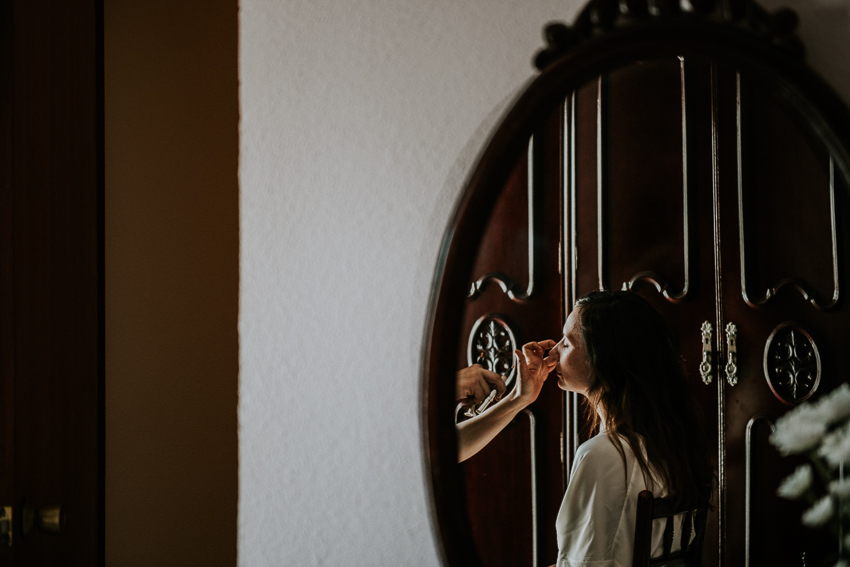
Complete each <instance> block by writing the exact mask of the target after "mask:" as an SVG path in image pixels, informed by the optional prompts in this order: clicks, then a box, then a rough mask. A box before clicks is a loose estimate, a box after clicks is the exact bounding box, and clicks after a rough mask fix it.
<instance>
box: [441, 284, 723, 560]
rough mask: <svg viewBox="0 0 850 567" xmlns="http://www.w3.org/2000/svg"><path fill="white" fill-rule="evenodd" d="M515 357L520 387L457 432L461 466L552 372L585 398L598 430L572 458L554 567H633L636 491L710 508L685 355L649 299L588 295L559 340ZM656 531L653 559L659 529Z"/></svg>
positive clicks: (709, 479)
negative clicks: (628, 566) (517, 364)
mask: <svg viewBox="0 0 850 567" xmlns="http://www.w3.org/2000/svg"><path fill="white" fill-rule="evenodd" d="M547 349H551V350H550V352H549V354H548V356H544V354H545V350H547ZM516 354H517V358H518V362H519V372H520V380H519V381H518V385H517V387H515V388H514V390H512V391H511V392H510V393H509V394H507V395H506V396H505V397H504V399H503V400H502V401H501V402H500V403H498V404H496V405H495V406H494V407H493V408H492V409H491V410H489V411H487V412H485V413H483V414H481V415H480V416H478V417H476V418H474V419H471V420H469V421H467V422H463V423H461V424H460V425H458V441H459V447H460V451H459V459H460V460H463V459H465V458H468V457H469V456H471V455H472V454H474V453H475V452H477V451H478V450H480V449H481V448H482V447H483V446H484V445H486V444H487V442H489V441H490V439H492V438H493V437H494V436H495V435H496V434H497V433H498V432H499V431H501V429H502V428H503V427H504V426H505V425H506V424H507V423H509V422H510V420H511V419H512V418H513V416H515V415H516V414H517V413H518V412H519V411H521V410H522V409H523V408H524V407H525V406H527V405H528V404H529V403H531V402H532V401H534V400H535V399H536V398H537V395H538V394H539V393H540V388H541V387H542V386H543V382H544V381H545V380H546V377H547V376H548V374H549V372H550V371H552V370H554V371H555V374H556V375H557V377H558V386H560V388H561V389H563V390H567V391H570V392H576V393H578V394H581V395H583V396H585V398H586V399H587V402H588V404H587V406H588V408H589V409H590V412H591V414H590V416H589V417H591V422H592V425H593V426H597V425H598V426H599V427H600V433H599V434H598V435H596V436H595V437H593V438H592V439H590V440H588V441H587V442H585V443H584V444H582V445H581V446H580V447H579V449H578V450H577V451H576V455H575V459H574V462H573V467H572V470H571V472H570V481H569V484H568V486H567V490H566V493H565V494H564V499H563V502H562V504H561V509H560V511H559V513H558V518H557V521H556V529H557V532H558V562H557V565H558V567H568V566H573V565H593V566H594V567H603V566H607V565H621V566H624V565H631V558H632V553H633V538H634V527H635V526H634V521H635V512H636V506H637V495H638V494H639V493H640V492H641V491H642V490H645V489H648V490H651V491H652V492H653V494H654V495H655V496H673V497H674V498H675V499H676V500H677V501H679V502H681V503H683V504H686V505H688V506H693V507H694V508H696V507H697V506H700V505H703V504H707V503H708V501H709V498H710V496H711V491H712V485H713V478H714V477H713V471H712V467H711V463H710V461H709V457H708V450H707V447H706V442H705V438H704V434H703V432H702V429H701V427H700V426H699V424H698V422H697V419H696V415H697V410H696V406H695V403H694V401H693V398H692V395H691V393H690V390H689V388H688V385H687V382H686V379H685V373H684V369H683V367H682V361H681V356H680V355H679V353H678V351H677V349H676V346H675V340H674V337H673V333H672V331H671V330H670V327H669V326H668V325H667V322H666V321H665V320H664V318H663V317H661V315H660V314H659V313H658V312H657V311H656V310H655V309H653V308H652V306H651V305H650V304H649V303H647V301H646V300H644V299H643V298H641V297H640V296H638V295H636V294H634V293H632V292H628V291H599V292H593V293H591V294H589V295H587V296H586V297H584V298H582V299H580V300H579V301H578V303H577V304H576V308H575V309H574V310H573V312H572V313H570V316H569V317H568V318H567V322H566V324H565V325H564V336H563V338H561V340H560V341H559V342H557V343H555V342H554V341H541V342H539V343H537V342H531V343H528V344H526V345H525V346H524V347H523V352H522V353H520V351H517V352H516ZM520 355H521V356H520ZM490 414H492V415H490ZM653 534H654V536H653V537H654V539H653V555H658V554H659V553H660V549H661V530H653Z"/></svg>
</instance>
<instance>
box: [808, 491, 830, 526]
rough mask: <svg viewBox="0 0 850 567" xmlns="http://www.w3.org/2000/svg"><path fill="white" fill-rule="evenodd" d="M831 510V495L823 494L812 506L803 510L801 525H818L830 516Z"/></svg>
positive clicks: (825, 521) (826, 520)
mask: <svg viewBox="0 0 850 567" xmlns="http://www.w3.org/2000/svg"><path fill="white" fill-rule="evenodd" d="M832 512H833V506H832V497H831V496H824V497H823V498H821V499H820V500H818V501H817V502H815V504H814V506H812V507H811V508H809V509H808V510H806V511H805V512H803V525H804V526H808V527H810V528H817V527H820V526H822V525H824V524H825V523H827V522H828V521H829V519H830V518H832Z"/></svg>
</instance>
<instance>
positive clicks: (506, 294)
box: [457, 110, 564, 567]
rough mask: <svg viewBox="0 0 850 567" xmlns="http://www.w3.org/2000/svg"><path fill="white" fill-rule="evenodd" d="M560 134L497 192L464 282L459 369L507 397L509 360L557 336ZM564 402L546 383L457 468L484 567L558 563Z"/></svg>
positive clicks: (511, 373) (547, 139) (544, 140)
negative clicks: (477, 373) (501, 385)
mask: <svg viewBox="0 0 850 567" xmlns="http://www.w3.org/2000/svg"><path fill="white" fill-rule="evenodd" d="M561 132H562V112H561V111H560V110H559V111H556V112H553V113H552V114H551V116H549V118H548V119H547V120H546V121H545V124H544V126H543V127H542V128H540V129H538V131H537V132H536V133H535V134H534V136H533V138H532V139H531V140H529V143H528V151H527V152H525V153H524V154H523V155H522V156H521V158H520V160H519V161H518V162H517V163H516V164H515V165H514V167H513V170H512V173H511V175H510V176H509V178H508V180H507V182H506V183H505V186H504V187H503V188H502V189H501V193H500V197H499V200H498V202H497V203H496V206H495V208H494V211H493V213H492V215H491V217H490V219H489V221H488V223H487V226H486V228H485V231H484V234H483V238H482V243H481V246H480V248H479V250H478V254H477V257H476V260H475V263H474V267H473V270H472V274H473V275H472V280H471V281H470V282H469V287H468V289H469V295H468V298H467V301H466V307H465V310H464V319H463V327H462V337H463V338H462V341H463V344H461V345H460V349H459V351H460V352H459V357H458V360H457V368H463V367H465V366H468V365H470V364H473V363H477V364H480V365H481V366H483V367H484V368H488V369H490V370H493V371H495V372H498V373H500V374H504V375H505V376H507V377H508V379H509V383H508V388H509V389H511V388H512V387H513V385H514V383H515V381H516V379H517V377H516V369H515V368H512V367H513V365H514V356H513V352H514V350H515V349H517V348H520V349H521V348H522V345H523V344H525V343H527V342H529V341H532V340H534V341H537V340H543V339H556V340H557V339H558V338H559V337H560V335H561V327H562V324H563V323H562V306H561V299H562V295H563V282H562V279H561V275H560V271H561V270H560V259H559V254H558V250H559V246H560V234H561V226H560V222H561V216H562V205H561V197H560V191H561V154H562V148H561V135H562V133H561ZM497 189H498V188H493V190H497ZM562 400H563V396H562V393H561V391H560V390H559V389H558V386H557V383H556V381H555V380H553V379H550V380H548V381H547V382H546V384H545V385H544V387H543V390H542V392H541V394H540V396H539V398H538V399H537V401H536V402H534V403H533V404H531V405H530V406H529V407H528V408H527V409H526V410H525V411H523V412H521V413H520V414H519V415H518V416H517V417H516V418H515V420H514V421H513V422H512V423H510V424H509V425H508V426H507V427H506V428H505V429H504V430H503V431H502V432H501V433H500V434H499V435H498V436H496V438H495V439H493V441H491V442H490V443H489V444H488V445H487V446H486V447H485V448H484V449H482V450H481V451H480V452H479V453H477V454H476V455H474V456H472V457H471V458H469V459H468V460H467V461H465V462H464V463H462V470H463V477H464V483H465V489H466V490H465V492H466V500H467V506H468V515H469V518H470V520H471V524H472V531H473V538H474V544H475V546H476V548H477V551H478V553H479V555H480V556H481V558H482V559H483V562H484V565H487V566H488V567H499V566H506V567H507V566H511V567H515V566H520V567H521V566H524V565H527V566H533V565H550V564H551V563H552V562H553V560H554V557H555V554H556V551H557V542H556V540H555V533H554V529H553V526H554V525H555V517H556V515H557V512H558V507H559V504H560V499H559V498H558V497H557V496H556V495H559V494H562V493H563V489H564V486H563V478H564V472H563V467H562V463H561V451H560V440H561V428H562V423H563V408H562V405H563V402H562ZM463 419H466V416H465V415H464V409H461V410H460V411H459V412H458V420H459V421H462V420H463Z"/></svg>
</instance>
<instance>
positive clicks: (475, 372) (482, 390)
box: [455, 364, 507, 404]
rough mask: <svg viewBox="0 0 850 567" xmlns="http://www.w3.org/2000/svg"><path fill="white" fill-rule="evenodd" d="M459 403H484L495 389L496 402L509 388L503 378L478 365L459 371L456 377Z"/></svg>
mask: <svg viewBox="0 0 850 567" xmlns="http://www.w3.org/2000/svg"><path fill="white" fill-rule="evenodd" d="M455 382H456V387H457V401H459V402H464V403H468V404H473V403H474V404H478V403H481V402H483V401H484V398H486V397H487V396H488V395H489V394H490V391H491V390H493V388H495V389H496V392H497V393H496V400H499V398H501V397H502V395H503V394H504V393H505V390H507V388H506V387H505V382H504V380H503V379H502V377H501V376H499V375H498V374H496V373H495V372H490V371H489V370H485V369H484V368H482V367H481V366H479V365H478V364H473V365H472V366H470V367H468V368H464V369H463V370H460V371H458V373H457V375H456V377H455Z"/></svg>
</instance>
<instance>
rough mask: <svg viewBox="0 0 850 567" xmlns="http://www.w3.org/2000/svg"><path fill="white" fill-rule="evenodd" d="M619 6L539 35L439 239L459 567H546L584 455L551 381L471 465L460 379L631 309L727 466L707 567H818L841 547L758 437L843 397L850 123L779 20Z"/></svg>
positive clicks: (440, 406)
mask: <svg viewBox="0 0 850 567" xmlns="http://www.w3.org/2000/svg"><path fill="white" fill-rule="evenodd" d="M609 4H610V3H606V2H592V3H591V4H589V5H588V7H587V8H586V9H585V10H584V11H583V12H582V13H581V15H580V16H579V18H578V19H577V21H576V22H575V23H574V24H573V25H572V26H570V27H567V26H563V25H558V24H556V25H552V26H550V27H549V28H547V39H548V41H549V46H548V47H547V48H545V49H544V50H543V51H542V52H541V53H540V54H539V55H538V57H537V63H538V66H539V67H540V68H541V69H542V72H541V74H540V76H539V77H538V78H537V79H536V80H535V81H534V82H533V83H532V85H531V86H530V87H529V88H528V90H527V91H526V92H525V93H523V94H522V95H520V97H519V98H518V100H517V102H516V104H515V106H514V107H513V108H512V109H511V110H510V111H509V112H508V114H507V115H506V116H505V118H504V121H503V122H502V124H501V125H500V126H499V128H498V129H497V130H496V132H495V133H494V136H493V138H492V140H491V142H490V143H489V145H488V147H487V148H486V149H485V151H484V153H483V155H482V158H481V161H480V162H479V164H478V165H477V167H476V169H475V170H474V171H473V172H472V173H471V174H470V178H469V183H468V186H467V190H466V193H465V194H464V196H463V198H462V200H461V202H460V203H459V206H458V209H457V213H456V218H455V222H454V224H453V227H452V230H451V231H450V233H449V234H447V237H446V247H445V254H444V257H443V258H441V262H440V275H441V279H440V280H439V284H438V287H437V288H436V289H435V292H434V294H433V295H434V296H433V300H432V314H433V318H432V324H431V329H430V334H429V335H428V338H427V344H426V363H425V368H424V375H425V401H426V403H425V408H426V409H425V416H424V417H425V420H426V423H427V438H426V451H427V452H428V460H429V465H430V471H431V479H432V494H433V497H434V501H433V502H434V508H433V513H434V518H435V520H436V523H437V526H438V532H439V533H440V535H441V538H442V542H443V545H444V557H445V560H446V562H447V564H449V565H486V566H488V567H491V566H492V567H495V566H502V565H505V566H508V565H510V566H520V565H541V566H547V565H551V564H552V563H554V562H555V559H556V552H557V542H556V534H555V528H554V524H555V517H556V515H557V512H558V508H559V506H560V504H561V497H562V495H563V492H564V488H565V484H566V481H567V479H568V475H569V470H570V465H571V460H572V456H573V454H574V453H575V450H576V448H577V446H578V444H580V443H581V442H582V441H583V440H584V439H586V438H587V436H588V435H591V434H592V433H593V432H591V431H589V430H588V429H589V428H588V426H587V423H586V419H585V413H584V408H583V407H582V403H580V401H579V400H578V399H576V396H575V394H565V393H563V392H561V391H560V390H559V389H558V387H557V384H556V381H555V380H554V379H552V380H549V381H547V383H546V385H545V386H544V389H543V391H542V393H541V395H540V397H539V398H538V400H537V401H536V402H535V403H534V404H532V405H531V406H529V408H528V409H527V410H526V411H525V412H523V413H521V414H520V415H519V416H518V417H517V418H516V419H515V420H514V422H513V423H512V424H510V426H508V427H507V428H506V429H505V430H504V431H503V432H502V433H501V434H500V435H499V436H498V437H497V438H496V439H495V440H494V441H493V442H491V443H490V444H489V445H488V446H487V447H486V448H485V449H484V450H482V451H481V452H480V453H479V454H477V455H475V456H474V457H472V458H471V459H469V460H468V461H466V462H465V463H463V464H462V465H458V464H457V463H456V458H455V456H454V452H455V451H456V441H455V440H454V435H453V425H452V424H453V421H454V419H455V414H454V409H455V408H454V401H453V399H452V395H453V394H452V387H453V379H454V372H455V371H456V370H457V369H459V368H461V367H463V366H466V365H468V364H470V363H473V362H478V363H480V364H482V365H484V366H489V367H490V368H492V369H494V370H496V371H499V372H503V371H507V372H510V365H511V356H512V352H513V349H514V348H517V347H520V346H521V345H522V344H524V343H525V342H528V341H530V340H540V339H545V338H554V339H556V340H557V339H558V338H560V336H561V327H562V325H563V322H564V320H565V318H566V316H567V315H568V314H569V312H570V310H571V309H572V308H573V305H574V303H575V301H576V300H577V299H578V298H579V297H581V296H583V295H584V294H586V293H588V292H590V291H593V290H596V289H631V290H633V291H635V292H637V293H639V294H641V295H642V296H643V297H645V298H646V299H647V300H649V301H650V302H651V303H652V304H653V305H654V306H655V307H656V308H657V309H658V310H659V311H660V312H661V313H662V314H663V315H664V316H665V317H666V318H667V320H668V321H669V322H670V323H671V325H672V326H673V328H674V329H675V330H676V332H677V335H678V339H679V342H680V348H681V352H682V355H683V357H684V360H685V365H686V369H687V373H688V380H689V381H690V384H691V387H692V389H693V391H694V393H695V396H696V398H697V400H698V403H699V407H700V410H701V413H702V415H701V416H700V417H701V418H702V421H703V424H704V427H705V430H706V432H707V436H708V438H709V442H710V445H711V449H712V452H713V460H714V465H715V471H716V474H717V490H716V493H715V495H714V498H713V504H714V506H715V509H714V511H713V512H712V513H710V515H709V520H708V526H707V529H706V542H705V549H704V560H703V565H753V566H755V565H807V564H808V565H817V564H819V563H820V562H821V561H822V560H823V559H824V558H826V557H827V556H829V555H830V554H832V553H834V551H835V550H834V549H832V546H834V543H833V542H832V541H830V540H829V539H828V538H825V537H824V536H823V535H821V534H819V533H818V532H816V531H813V530H807V529H805V528H803V527H801V526H800V522H799V518H800V514H801V513H802V511H803V509H804V505H803V504H798V503H794V502H790V501H786V500H781V499H779V498H778V497H777V496H776V487H777V486H778V484H779V482H780V480H781V479H782V478H784V477H785V476H786V475H787V474H789V473H790V472H791V471H793V470H794V467H795V466H796V465H797V464H798V462H800V461H795V460H794V459H793V458H780V456H779V455H778V453H777V452H776V451H775V449H773V447H772V446H771V445H770V443H769V442H768V436H769V434H770V432H771V430H772V427H773V423H774V421H775V420H776V418H777V417H779V416H781V415H782V414H783V413H785V412H786V411H787V410H789V409H790V408H792V407H794V406H795V405H796V404H799V403H801V402H802V401H804V400H806V399H808V398H810V397H813V396H818V395H821V394H822V393H824V392H828V391H830V390H832V389H833V388H835V387H836V386H837V385H839V384H840V383H842V382H844V381H846V379H847V378H846V377H847V376H848V375H850V349H847V348H845V347H844V342H845V337H848V336H850V332H849V331H850V313H848V305H847V302H846V301H845V300H844V299H845V297H844V296H845V295H846V294H847V282H848V269H847V265H848V261H847V260H848V258H847V254H848V252H850V247H848V244H850V220H848V219H850V194H848V189H850V185H848V179H850V175H848V173H850V168H849V167H848V165H850V162H849V161H848V157H847V156H848V154H847V148H848V143H847V142H848V140H850V138H848V132H850V129H848V124H850V121H848V113H847V110H846V108H845V107H844V106H843V104H841V102H840V101H839V100H838V99H837V97H835V95H834V94H833V93H832V92H831V91H830V90H829V88H828V87H826V86H825V85H824V84H823V83H822V82H821V81H820V80H819V79H818V78H817V77H815V76H814V75H813V74H812V73H811V71H809V70H808V69H807V68H806V67H805V65H804V63H803V60H802V56H801V52H800V47H799V43H798V42H797V40H796V38H795V37H794V35H793V28H794V23H795V21H796V20H795V19H794V18H793V15H789V13H788V12H779V13H776V14H767V13H766V12H764V11H762V10H761V9H759V8H758V7H757V6H755V5H753V4H751V3H744V2H719V3H712V2H708V3H701V4H700V6H696V7H692V8H693V9H692V11H689V12H682V11H680V10H678V9H675V8H671V7H670V6H672V4H670V5H668V4H667V3H663V2H662V3H659V2H655V3H653V2H649V3H646V2H644V3H643V4H641V3H640V2H632V3H628V2H621V3H619V4H618V3H617V2H614V3H613V4H612V5H611V6H609V7H608V8H606V7H605V6H608V5H609ZM614 5H616V6H614ZM641 6H643V10H644V11H641V9H642V8H641ZM659 6H660V8H659ZM664 6H667V8H664ZM630 7H631V8H630ZM653 7H654V8H653ZM615 8H616V9H615ZM661 8H664V9H661ZM630 9H631V10H632V11H631V12H629V10H630ZM606 10H608V11H607V12H606ZM664 10H667V11H666V12H665V11H664ZM771 25H772V26H773V27H770V26H771ZM783 26H784V27H783ZM765 30H767V31H765Z"/></svg>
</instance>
